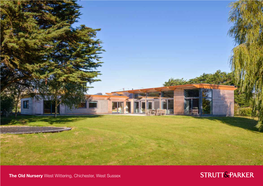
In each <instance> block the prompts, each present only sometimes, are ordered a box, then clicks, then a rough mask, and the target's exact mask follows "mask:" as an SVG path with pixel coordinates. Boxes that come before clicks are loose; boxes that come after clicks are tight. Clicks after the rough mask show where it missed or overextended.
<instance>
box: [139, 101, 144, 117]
mask: <svg viewBox="0 0 263 186" xmlns="http://www.w3.org/2000/svg"><path fill="white" fill-rule="evenodd" d="M140 113H141V114H143V113H145V102H141V110H140Z"/></svg>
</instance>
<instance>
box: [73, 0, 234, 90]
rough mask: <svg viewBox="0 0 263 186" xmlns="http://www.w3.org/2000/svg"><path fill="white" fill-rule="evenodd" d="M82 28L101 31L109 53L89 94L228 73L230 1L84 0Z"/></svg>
mask: <svg viewBox="0 0 263 186" xmlns="http://www.w3.org/2000/svg"><path fill="white" fill-rule="evenodd" d="M78 3H79V4H80V5H82V6H83V8H82V9H81V13H82V15H81V17H80V19H79V22H78V23H77V24H76V25H79V24H85V25H86V26H88V27H92V28H101V31H100V32H98V34H97V38H99V39H100V40H101V41H102V42H103V44H102V46H103V48H104V49H105V50H106V52H105V53H103V55H102V57H103V58H102V61H103V62H104V63H103V65H102V67H100V68H99V70H100V71H101V73H102V75H101V76H99V78H100V79H101V81H100V82H96V83H93V84H92V86H94V88H92V89H90V90H89V91H88V93H89V94H96V93H99V92H101V93H103V94H105V93H106V92H112V91H120V90H123V88H124V89H125V90H127V89H132V88H133V89H138V88H149V87H158V86H162V85H163V83H164V82H165V81H167V80H168V79H169V78H184V79H191V78H194V77H197V76H200V75H201V74H203V73H214V72H215V71H216V70H221V71H225V72H230V71H231V68H230V62H229V59H230V55H231V50H232V48H233V47H234V42H233V39H232V38H231V37H230V36H229V35H228V30H229V28H230V26H231V24H230V23H229V22H228V15H229V10H230V8H229V3H230V2H229V1H219V2H211V1H200V2H196V1H186V2H181V1H167V2H159V1H158V2H156V1H152V2H151V1H145V2H141V1H133V2H132V1H130V2H125V1H112V2H107V1H97V2H95V1H80V2H78Z"/></svg>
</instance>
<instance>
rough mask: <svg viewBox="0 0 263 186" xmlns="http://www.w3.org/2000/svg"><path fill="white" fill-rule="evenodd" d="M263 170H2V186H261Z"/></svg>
mask: <svg viewBox="0 0 263 186" xmlns="http://www.w3.org/2000/svg"><path fill="white" fill-rule="evenodd" d="M262 175H263V166H1V186H10V185H27V186H31V185H32V186H33V185H34V186H35V185H38V186H42V185H45V186H47V185H48V186H51V185H63V186H67V185H115V186H118V185H122V186H123V185H125V186H127V185H202V186H204V185H209V186H210V185H213V186H216V185H220V186H222V185H239V186H242V185H253V184H255V185H260V184H262Z"/></svg>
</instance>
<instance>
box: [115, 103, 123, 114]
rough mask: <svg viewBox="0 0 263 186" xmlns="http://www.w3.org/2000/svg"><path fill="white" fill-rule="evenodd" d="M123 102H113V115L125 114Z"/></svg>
mask: <svg viewBox="0 0 263 186" xmlns="http://www.w3.org/2000/svg"><path fill="white" fill-rule="evenodd" d="M123 106H124V104H123V102H112V113H116V114H117V113H119V114H122V113H123V112H124V108H123Z"/></svg>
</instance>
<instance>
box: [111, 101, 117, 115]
mask: <svg viewBox="0 0 263 186" xmlns="http://www.w3.org/2000/svg"><path fill="white" fill-rule="evenodd" d="M112 113H113V114H117V113H118V102H112Z"/></svg>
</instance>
